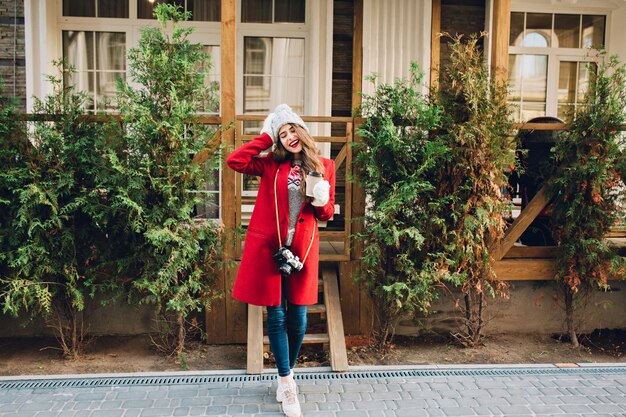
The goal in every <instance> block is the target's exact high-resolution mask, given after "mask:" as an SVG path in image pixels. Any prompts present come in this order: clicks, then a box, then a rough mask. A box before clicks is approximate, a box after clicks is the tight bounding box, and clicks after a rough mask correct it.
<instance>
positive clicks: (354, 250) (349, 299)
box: [340, 0, 369, 334]
mask: <svg viewBox="0 0 626 417" xmlns="http://www.w3.org/2000/svg"><path fill="white" fill-rule="evenodd" d="M361 91H363V0H354V36H353V45H352V108H353V109H356V108H358V107H359V106H360V105H361ZM357 127H358V125H357V123H354V125H353V141H355V142H356V141H358V136H357V135H356V129H357ZM350 169H352V167H350ZM364 215H365V192H364V190H363V188H362V187H361V186H360V185H359V184H358V183H354V184H353V185H352V206H351V214H350V217H351V219H352V220H353V223H352V226H351V229H352V233H353V234H354V233H359V232H360V231H362V230H363V222H362V221H354V220H355V219H360V218H363V216H364ZM350 246H351V247H350V262H349V263H348V266H349V267H348V268H347V270H348V271H347V272H348V273H347V274H340V278H341V291H342V293H344V294H345V295H344V297H342V301H343V303H342V304H344V306H342V307H343V308H344V311H345V312H346V314H345V315H344V317H345V318H344V328H345V331H346V333H348V334H355V333H361V334H362V333H368V332H369V330H365V331H364V329H363V322H364V320H363V317H364V316H367V315H369V313H368V304H369V300H368V298H367V295H366V294H365V293H364V292H363V290H362V288H361V286H360V285H357V284H356V283H355V282H354V277H355V276H356V274H357V271H358V270H359V267H360V261H359V260H360V259H361V256H362V255H363V248H362V245H360V244H359V243H358V242H357V243H354V242H353V243H352V244H351V245H350ZM354 312H356V313H357V314H354Z"/></svg>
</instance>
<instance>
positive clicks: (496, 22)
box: [491, 0, 511, 82]
mask: <svg viewBox="0 0 626 417" xmlns="http://www.w3.org/2000/svg"><path fill="white" fill-rule="evenodd" d="M491 27H492V34H491V35H492V43H491V74H492V76H493V77H494V78H495V79H496V80H497V81H499V82H506V81H507V79H508V76H509V36H510V33H511V0H493V22H492V26H491Z"/></svg>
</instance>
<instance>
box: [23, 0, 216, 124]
mask: <svg viewBox="0 0 626 417" xmlns="http://www.w3.org/2000/svg"><path fill="white" fill-rule="evenodd" d="M24 15H25V21H26V24H25V28H26V33H25V42H26V48H25V49H26V61H27V65H26V97H27V100H26V108H27V111H29V112H30V111H32V108H33V104H34V100H33V96H36V97H45V96H46V95H47V94H49V93H50V92H51V91H52V88H51V86H50V85H49V83H48V82H47V81H46V78H45V77H46V75H48V74H54V73H55V68H54V66H53V65H52V61H53V60H57V59H59V58H61V57H62V55H63V36H62V32H63V31H67V30H81V31H89V32H121V33H125V34H126V50H127V51H128V50H130V49H131V48H134V47H137V46H138V43H139V39H140V33H139V29H140V28H142V27H145V26H153V27H158V25H159V23H158V22H157V21H156V20H154V19H138V18H137V2H136V0H129V5H128V16H129V17H128V18H105V17H83V16H63V0H45V1H41V0H25V1H24ZM181 25H185V26H191V27H194V28H195V31H194V33H193V34H192V36H191V37H190V39H191V40H192V41H194V42H199V43H203V44H206V45H220V44H221V22H203V21H191V22H185V23H182V24H181ZM128 67H129V65H128V60H127V61H126V68H127V70H128Z"/></svg>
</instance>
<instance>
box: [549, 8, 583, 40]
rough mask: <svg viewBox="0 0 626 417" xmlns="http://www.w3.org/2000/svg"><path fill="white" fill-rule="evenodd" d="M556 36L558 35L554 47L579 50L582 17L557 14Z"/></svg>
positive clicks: (555, 17)
mask: <svg viewBox="0 0 626 417" xmlns="http://www.w3.org/2000/svg"><path fill="white" fill-rule="evenodd" d="M554 34H555V35H556V39H555V44H554V47H556V48H579V47H580V46H579V41H580V15H578V14H556V15H554Z"/></svg>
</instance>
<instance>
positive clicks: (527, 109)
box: [521, 103, 546, 122]
mask: <svg viewBox="0 0 626 417" xmlns="http://www.w3.org/2000/svg"><path fill="white" fill-rule="evenodd" d="M545 115H546V103H523V104H522V116H521V120H522V122H527V121H528V120H530V119H532V118H535V117H539V116H545Z"/></svg>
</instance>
